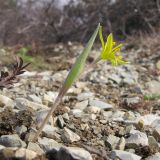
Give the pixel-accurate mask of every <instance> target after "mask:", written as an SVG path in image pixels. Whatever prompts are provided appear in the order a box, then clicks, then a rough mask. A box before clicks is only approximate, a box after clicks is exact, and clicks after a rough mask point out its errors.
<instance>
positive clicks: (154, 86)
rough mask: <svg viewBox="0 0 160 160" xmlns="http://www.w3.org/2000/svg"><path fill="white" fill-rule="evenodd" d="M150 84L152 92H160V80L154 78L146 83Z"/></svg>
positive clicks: (149, 87) (149, 88)
mask: <svg viewBox="0 0 160 160" xmlns="http://www.w3.org/2000/svg"><path fill="white" fill-rule="evenodd" d="M146 85H147V86H148V90H149V92H150V93H151V94H159V91H160V82H158V81H155V80H152V81H150V82H148V83H147V84H146Z"/></svg>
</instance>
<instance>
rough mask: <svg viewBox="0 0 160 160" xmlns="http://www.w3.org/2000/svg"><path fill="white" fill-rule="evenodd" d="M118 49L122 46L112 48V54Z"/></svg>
mask: <svg viewBox="0 0 160 160" xmlns="http://www.w3.org/2000/svg"><path fill="white" fill-rule="evenodd" d="M120 47H122V44H119V45H118V46H116V47H114V48H113V49H112V52H115V50H117V49H118V48H119V49H120Z"/></svg>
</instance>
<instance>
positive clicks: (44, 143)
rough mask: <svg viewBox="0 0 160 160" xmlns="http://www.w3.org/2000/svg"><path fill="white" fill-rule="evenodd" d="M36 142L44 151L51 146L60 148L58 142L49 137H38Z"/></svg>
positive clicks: (51, 147)
mask: <svg viewBox="0 0 160 160" xmlns="http://www.w3.org/2000/svg"><path fill="white" fill-rule="evenodd" d="M38 143H39V145H40V146H41V148H42V149H43V150H44V152H46V151H49V150H51V149H53V148H55V147H56V148H57V149H59V148H60V146H61V145H60V144H59V143H58V142H56V141H55V140H53V139H49V138H46V137H43V138H38Z"/></svg>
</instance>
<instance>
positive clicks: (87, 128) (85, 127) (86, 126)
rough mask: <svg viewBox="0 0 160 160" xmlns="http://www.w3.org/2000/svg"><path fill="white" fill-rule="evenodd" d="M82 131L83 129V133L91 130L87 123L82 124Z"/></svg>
mask: <svg viewBox="0 0 160 160" xmlns="http://www.w3.org/2000/svg"><path fill="white" fill-rule="evenodd" d="M81 129H82V131H88V130H89V125H88V124H87V123H85V124H81Z"/></svg>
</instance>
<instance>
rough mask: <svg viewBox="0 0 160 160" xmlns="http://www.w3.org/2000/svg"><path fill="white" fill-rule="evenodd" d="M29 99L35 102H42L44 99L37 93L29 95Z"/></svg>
mask: <svg viewBox="0 0 160 160" xmlns="http://www.w3.org/2000/svg"><path fill="white" fill-rule="evenodd" d="M28 99H29V100H31V101H33V102H36V103H40V104H42V99H41V98H40V97H38V96H36V95H35V94H32V95H29V96H28Z"/></svg>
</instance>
